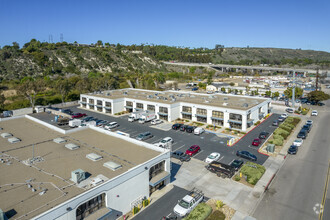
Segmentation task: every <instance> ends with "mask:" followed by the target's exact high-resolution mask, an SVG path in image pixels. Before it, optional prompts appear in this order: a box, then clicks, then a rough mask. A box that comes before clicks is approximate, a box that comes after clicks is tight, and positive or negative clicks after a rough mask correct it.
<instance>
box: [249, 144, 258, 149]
mask: <svg viewBox="0 0 330 220" xmlns="http://www.w3.org/2000/svg"><path fill="white" fill-rule="evenodd" d="M248 147H249V148H251V149H253V150H258V149H256V148H255V147H251V145H248Z"/></svg>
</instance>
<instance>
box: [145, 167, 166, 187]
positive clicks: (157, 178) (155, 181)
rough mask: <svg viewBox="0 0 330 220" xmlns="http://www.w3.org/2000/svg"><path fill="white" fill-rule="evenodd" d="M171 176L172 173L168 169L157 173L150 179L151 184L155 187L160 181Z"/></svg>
mask: <svg viewBox="0 0 330 220" xmlns="http://www.w3.org/2000/svg"><path fill="white" fill-rule="evenodd" d="M170 176H171V174H170V173H169V172H166V171H162V172H161V173H159V174H157V175H156V176H154V177H153V178H152V179H151V180H150V181H149V185H150V186H152V187H154V186H156V185H157V184H158V183H160V182H161V181H163V180H165V179H167V178H169V177H170Z"/></svg>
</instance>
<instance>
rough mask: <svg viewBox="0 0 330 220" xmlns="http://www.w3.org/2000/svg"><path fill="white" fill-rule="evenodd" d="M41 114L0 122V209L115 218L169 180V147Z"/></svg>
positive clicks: (20, 214)
mask: <svg viewBox="0 0 330 220" xmlns="http://www.w3.org/2000/svg"><path fill="white" fill-rule="evenodd" d="M45 117H49V119H48V120H49V121H50V120H51V119H53V118H54V115H51V114H48V113H38V114H32V115H26V116H23V117H20V118H9V119H6V120H2V121H0V128H1V129H0V133H1V137H0V176H1V178H0V187H1V190H0V198H1V199H0V209H1V210H2V211H3V212H4V213H5V214H6V216H7V217H8V218H12V219H45V220H49V219H66V220H67V219H72V220H79V219H84V218H86V217H89V219H101V218H102V219H116V218H118V216H121V215H122V214H125V213H127V212H129V211H131V210H132V208H133V207H134V206H138V205H141V202H142V201H143V200H145V199H148V198H149V196H150V195H151V194H152V193H153V192H154V191H155V190H157V189H158V188H160V187H162V186H164V185H166V184H168V183H169V182H170V152H169V151H168V150H166V149H164V148H159V147H156V146H153V145H151V144H148V143H145V142H142V141H137V140H135V139H132V138H129V137H126V136H122V135H119V134H116V133H113V132H110V131H107V130H104V129H102V128H98V127H95V126H91V127H81V128H75V129H68V130H62V128H60V127H56V126H54V125H51V124H49V123H47V122H46V120H42V119H41V118H45Z"/></svg>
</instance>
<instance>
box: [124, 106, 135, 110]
mask: <svg viewBox="0 0 330 220" xmlns="http://www.w3.org/2000/svg"><path fill="white" fill-rule="evenodd" d="M124 107H125V108H129V109H133V106H128V105H126V106H124Z"/></svg>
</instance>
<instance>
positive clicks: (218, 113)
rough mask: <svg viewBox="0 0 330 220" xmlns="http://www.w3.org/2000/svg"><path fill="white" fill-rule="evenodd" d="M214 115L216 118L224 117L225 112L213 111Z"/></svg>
mask: <svg viewBox="0 0 330 220" xmlns="http://www.w3.org/2000/svg"><path fill="white" fill-rule="evenodd" d="M212 117H215V118H223V112H219V111H212Z"/></svg>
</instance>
